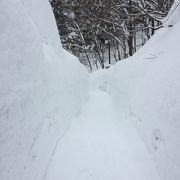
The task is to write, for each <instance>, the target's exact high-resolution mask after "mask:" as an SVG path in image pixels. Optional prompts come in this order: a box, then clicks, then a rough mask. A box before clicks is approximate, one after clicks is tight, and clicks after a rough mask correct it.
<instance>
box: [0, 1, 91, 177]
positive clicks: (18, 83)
mask: <svg viewBox="0 0 180 180" xmlns="http://www.w3.org/2000/svg"><path fill="white" fill-rule="evenodd" d="M0 7H1V10H0V22H1V28H0V38H1V42H0V152H1V153H0V179H2V180H21V179H22V180H25V179H26V180H32V179H34V180H35V179H42V177H43V176H44V174H45V173H46V169H47V167H48V163H49V161H50V159H51V156H52V153H53V150H54V148H55V146H56V143H57V141H58V139H59V138H60V137H61V136H62V135H63V134H64V133H65V131H66V130H67V129H68V127H69V125H70V122H71V120H72V117H74V116H75V115H76V114H77V113H78V112H79V110H80V108H81V106H82V103H83V102H84V101H85V99H86V98H87V94H88V90H87V88H88V74H87V73H86V70H85V68H84V67H82V66H81V65H80V63H79V62H78V60H77V59H76V58H75V57H74V56H72V55H70V54H69V53H67V52H66V51H65V50H63V49H62V48H61V43H60V41H59V36H58V31H57V28H56V24H55V20H54V17H53V13H52V10H51V7H50V5H49V3H48V2H47V1H44V0H26V1H20V0H1V1H0Z"/></svg>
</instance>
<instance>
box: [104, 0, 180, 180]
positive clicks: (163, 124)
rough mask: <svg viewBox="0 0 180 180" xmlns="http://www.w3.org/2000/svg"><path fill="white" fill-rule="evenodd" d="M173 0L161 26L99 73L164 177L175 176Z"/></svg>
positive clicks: (178, 70) (179, 9)
mask: <svg viewBox="0 0 180 180" xmlns="http://www.w3.org/2000/svg"><path fill="white" fill-rule="evenodd" d="M178 2H179V1H176V2H175V4H174V6H173V7H172V10H171V11H170V14H169V16H168V18H167V19H165V28H162V29H160V30H158V32H157V33H156V34H155V35H154V37H152V38H151V40H149V42H147V43H146V45H145V46H144V47H142V48H141V49H140V50H139V51H138V52H137V54H135V55H134V56H133V57H132V58H131V59H129V60H124V61H121V62H120V63H119V64H117V65H116V66H114V67H112V68H110V70H108V72H107V73H106V76H105V78H104V79H106V81H107V82H106V84H108V91H109V93H110V94H111V95H112V97H113V99H114V102H115V104H116V107H117V110H118V111H119V113H121V114H122V113H123V114H124V117H125V118H126V119H130V120H132V122H134V124H135V125H136V127H137V129H138V132H139V135H140V137H141V138H143V140H144V142H145V144H146V145H147V148H148V150H149V152H150V153H152V154H153V156H154V159H155V162H156V165H157V169H158V171H159V174H160V176H161V178H162V179H164V180H179V179H180V150H179V149H180V95H179V92H180V52H179V42H180V34H179V32H180V20H179V14H180V6H177V4H178ZM174 8H175V10H173V9H174ZM171 24H172V25H173V27H168V25H171Z"/></svg>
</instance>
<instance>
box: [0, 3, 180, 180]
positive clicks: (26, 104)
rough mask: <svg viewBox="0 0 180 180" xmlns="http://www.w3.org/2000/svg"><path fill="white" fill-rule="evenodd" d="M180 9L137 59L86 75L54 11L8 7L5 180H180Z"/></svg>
mask: <svg viewBox="0 0 180 180" xmlns="http://www.w3.org/2000/svg"><path fill="white" fill-rule="evenodd" d="M178 2H179V1H177V0H176V1H175V3H174V5H173V7H172V10H171V11H170V13H169V15H168V17H167V18H166V19H165V20H164V25H165V26H164V28H161V29H159V30H158V31H157V32H156V34H155V35H154V36H153V37H152V38H151V39H150V40H149V41H148V42H147V43H146V44H145V45H144V46H143V47H142V48H141V49H140V50H139V51H138V52H137V53H136V54H135V55H134V56H133V57H132V58H130V59H128V60H123V61H121V62H119V63H118V64H117V65H114V66H113V67H111V68H109V69H108V70H100V71H98V72H95V73H92V74H91V75H90V76H88V74H87V72H86V70H85V68H83V67H82V65H80V63H79V62H78V60H77V59H76V58H75V57H74V56H72V55H70V54H69V53H67V52H66V51H64V50H63V49H62V48H61V43H60V41H59V37H58V32H57V28H56V24H55V20H54V17H53V13H52V11H51V8H50V5H49V3H48V2H46V1H45V0H1V1H0V7H1V10H0V23H1V24H0V25H1V28H0V38H1V41H0V180H1V179H2V180H121V179H122V180H152V179H153V180H179V179H180V153H179V147H180V119H179V117H180V96H179V92H180V72H179V69H180V61H179V59H180V54H179V46H178V45H179V42H180V36H179V31H180V20H179V13H180V9H179V6H177V4H178ZM176 7H177V8H176ZM173 9H175V10H173ZM168 25H173V27H168ZM85 101H86V102H85Z"/></svg>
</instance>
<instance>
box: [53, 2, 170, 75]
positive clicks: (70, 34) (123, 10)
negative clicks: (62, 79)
mask: <svg viewBox="0 0 180 180" xmlns="http://www.w3.org/2000/svg"><path fill="white" fill-rule="evenodd" d="M50 3H51V5H52V8H53V11H54V14H55V18H56V22H57V26H58V30H59V34H60V37H61V41H62V44H63V47H64V48H65V49H66V50H68V51H69V52H71V53H72V54H74V55H75V56H77V57H78V58H79V60H80V62H81V63H82V64H84V65H86V66H87V67H88V68H89V69H90V71H92V70H93V69H99V68H102V69H104V68H108V67H109V66H110V65H111V64H114V63H115V62H117V61H120V60H122V59H125V58H127V57H129V56H132V55H133V54H134V53H135V52H136V51H137V50H138V49H139V48H140V47H142V46H143V45H144V44H145V42H146V41H147V40H148V39H150V37H151V36H152V35H153V34H154V33H155V31H156V30H157V29H159V28H162V27H163V26H162V19H163V18H164V17H165V16H166V15H167V14H168V11H169V9H170V8H171V6H172V4H173V0H110V1H109V0H51V1H50Z"/></svg>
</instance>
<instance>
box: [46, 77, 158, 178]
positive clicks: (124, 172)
mask: <svg viewBox="0 0 180 180" xmlns="http://www.w3.org/2000/svg"><path fill="white" fill-rule="evenodd" d="M100 81H101V80H100ZM92 82H93V83H92V87H90V89H91V90H90V97H89V99H88V101H87V102H86V104H85V105H84V107H83V109H82V112H81V113H80V114H79V116H78V117H77V118H75V119H74V120H73V123H72V124H71V127H70V129H69V131H68V132H67V133H66V135H65V136H64V137H63V138H62V139H61V141H60V142H59V144H58V146H57V148H56V152H55V154H54V156H53V158H52V161H51V164H50V166H49V169H48V171H47V172H48V173H47V174H46V176H45V177H44V178H45V179H46V180H60V179H61V180H152V179H153V180H159V179H160V178H159V175H158V173H157V170H156V167H155V164H154V162H153V158H152V156H151V155H150V154H148V152H147V150H146V148H145V145H144V144H143V142H142V140H141V139H140V138H139V137H138V134H137V132H136V130H135V128H134V127H133V126H132V125H131V124H130V123H129V122H127V121H126V120H123V119H121V118H120V117H118V116H119V115H118V114H119V113H118V114H117V113H116V111H115V108H114V105H113V102H112V100H111V97H110V96H109V95H108V93H107V92H106V91H105V90H106V87H105V85H104V84H103V83H101V82H100V84H98V82H97V79H94V78H92ZM95 86H97V88H96V87H95Z"/></svg>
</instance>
